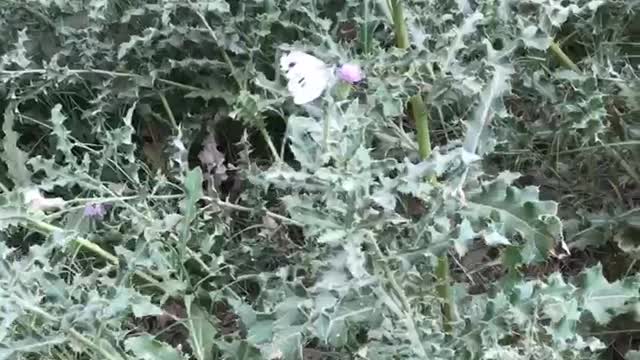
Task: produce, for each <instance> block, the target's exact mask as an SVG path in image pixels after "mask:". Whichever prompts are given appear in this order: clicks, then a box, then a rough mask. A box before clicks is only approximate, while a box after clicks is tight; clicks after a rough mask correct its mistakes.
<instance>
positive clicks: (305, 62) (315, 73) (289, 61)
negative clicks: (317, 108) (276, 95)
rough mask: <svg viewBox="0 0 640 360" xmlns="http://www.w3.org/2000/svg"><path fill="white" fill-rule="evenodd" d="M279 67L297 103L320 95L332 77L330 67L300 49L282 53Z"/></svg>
mask: <svg viewBox="0 0 640 360" xmlns="http://www.w3.org/2000/svg"><path fill="white" fill-rule="evenodd" d="M280 69H282V72H284V75H285V77H286V78H287V80H288V83H287V89H288V90H289V92H290V93H291V95H293V102H294V103H296V104H297V105H301V104H306V103H308V102H311V101H313V100H315V99H317V98H318V97H320V95H322V93H323V92H324V90H325V89H326V88H328V87H329V85H330V84H331V81H332V79H333V69H332V68H330V67H329V66H328V65H327V64H325V63H324V62H323V61H322V60H320V59H318V58H317V57H315V56H311V55H309V54H306V53H303V52H300V51H292V52H290V53H288V54H285V55H283V56H282V57H281V58H280Z"/></svg>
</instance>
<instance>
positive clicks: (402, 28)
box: [388, 0, 457, 333]
mask: <svg viewBox="0 0 640 360" xmlns="http://www.w3.org/2000/svg"><path fill="white" fill-rule="evenodd" d="M388 1H389V2H388V4H389V6H390V8H391V14H392V19H393V28H394V31H395V35H396V46H397V47H399V48H402V49H407V48H408V47H409V45H410V43H409V33H408V32H407V24H406V21H405V18H404V11H403V9H402V5H401V4H400V0H388ZM409 103H410V104H411V112H412V115H413V119H414V121H415V122H416V130H417V134H416V135H417V137H418V152H419V153H420V158H421V159H426V158H428V157H429V156H430V155H431V138H430V135H429V113H428V112H427V106H426V105H425V103H424V100H423V99H422V96H421V95H420V94H417V95H414V96H412V97H411V98H410V99H409ZM436 277H437V279H438V286H437V287H436V290H437V292H438V296H439V297H440V299H441V301H442V317H443V323H444V329H445V331H446V332H448V333H450V332H451V330H452V324H453V323H454V322H455V321H456V320H457V312H456V307H455V301H454V300H453V290H452V288H451V284H450V281H451V276H450V269H449V258H448V255H447V254H446V253H445V254H444V255H442V256H440V257H439V258H438V265H437V267H436Z"/></svg>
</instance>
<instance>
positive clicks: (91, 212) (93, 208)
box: [84, 204, 107, 220]
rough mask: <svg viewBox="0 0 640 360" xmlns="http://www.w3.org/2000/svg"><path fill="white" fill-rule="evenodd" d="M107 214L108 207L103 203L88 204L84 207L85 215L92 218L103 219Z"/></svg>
mask: <svg viewBox="0 0 640 360" xmlns="http://www.w3.org/2000/svg"><path fill="white" fill-rule="evenodd" d="M106 214H107V209H106V207H105V206H104V205H102V204H87V205H86V206H85V207H84V216H85V217H88V218H91V219H98V220H102V218H103V217H104V216H105V215H106Z"/></svg>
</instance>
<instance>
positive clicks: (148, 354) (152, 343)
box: [124, 334, 186, 360]
mask: <svg viewBox="0 0 640 360" xmlns="http://www.w3.org/2000/svg"><path fill="white" fill-rule="evenodd" d="M124 347H125V349H126V350H127V351H130V352H132V353H133V354H134V355H135V356H136V359H141V360H183V359H186V357H184V356H183V355H182V354H180V352H178V351H177V350H176V349H174V348H172V347H171V346H169V344H165V343H163V342H160V341H158V340H156V339H154V338H153V336H151V335H148V334H145V335H142V336H135V337H130V338H128V339H126V340H125V341H124Z"/></svg>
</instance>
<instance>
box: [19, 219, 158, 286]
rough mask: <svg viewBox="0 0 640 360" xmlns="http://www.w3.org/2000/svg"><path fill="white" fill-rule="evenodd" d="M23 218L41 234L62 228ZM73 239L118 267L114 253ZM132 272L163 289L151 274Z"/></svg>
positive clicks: (60, 230) (85, 241)
mask: <svg viewBox="0 0 640 360" xmlns="http://www.w3.org/2000/svg"><path fill="white" fill-rule="evenodd" d="M25 220H27V221H28V223H29V224H31V226H33V228H35V230H37V231H38V232H40V233H43V234H53V233H55V232H63V231H64V230H63V229H61V228H59V227H57V226H54V225H51V224H49V223H46V222H43V221H38V220H34V219H31V218H25ZM73 241H74V242H75V243H76V244H78V245H79V246H81V247H83V248H85V249H87V250H90V251H91V252H93V253H94V254H96V255H98V256H100V257H102V258H103V259H105V260H107V261H108V262H110V263H111V264H113V265H115V266H116V267H118V265H119V264H120V262H119V261H118V258H117V257H116V256H114V255H112V254H111V253H109V252H108V251H106V250H104V249H103V248H101V247H100V246H98V245H96V244H94V243H92V242H91V241H89V240H87V239H85V238H82V237H79V236H78V237H74V239H73ZM134 274H136V275H137V276H138V277H140V278H141V279H143V280H145V281H147V282H148V283H150V284H152V285H154V286H156V287H157V288H158V289H163V287H162V285H161V284H160V283H158V281H156V280H155V279H154V278H153V277H151V275H148V274H146V273H143V272H142V271H140V270H135V271H134Z"/></svg>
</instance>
